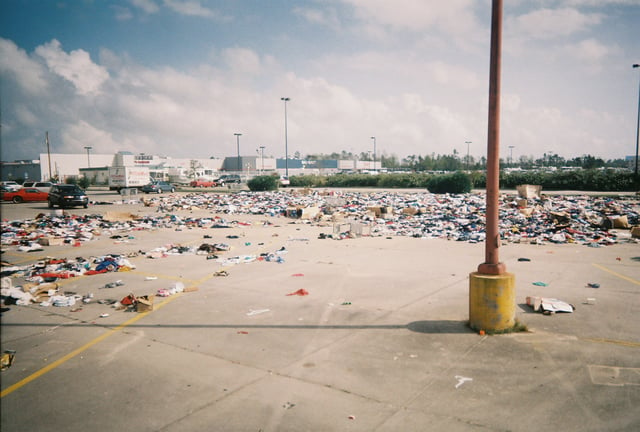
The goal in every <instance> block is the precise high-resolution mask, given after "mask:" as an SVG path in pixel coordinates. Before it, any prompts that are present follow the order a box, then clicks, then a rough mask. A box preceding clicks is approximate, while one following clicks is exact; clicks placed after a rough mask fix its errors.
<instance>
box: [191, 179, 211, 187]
mask: <svg viewBox="0 0 640 432" xmlns="http://www.w3.org/2000/svg"><path fill="white" fill-rule="evenodd" d="M189 186H191V187H213V180H204V179H198V180H193V181H192V182H191V183H189Z"/></svg>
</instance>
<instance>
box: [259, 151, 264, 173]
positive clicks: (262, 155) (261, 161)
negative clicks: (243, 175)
mask: <svg viewBox="0 0 640 432" xmlns="http://www.w3.org/2000/svg"><path fill="white" fill-rule="evenodd" d="M260 163H261V164H262V169H261V170H260V174H264V146H260Z"/></svg>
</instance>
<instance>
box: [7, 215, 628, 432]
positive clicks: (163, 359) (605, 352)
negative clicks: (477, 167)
mask: <svg viewBox="0 0 640 432" xmlns="http://www.w3.org/2000/svg"><path fill="white" fill-rule="evenodd" d="M31 206H33V207H31ZM31 206H30V207H21V208H20V209H17V208H16V207H15V206H14V207H11V206H9V205H5V204H3V208H2V210H3V217H5V215H7V212H5V209H6V207H11V209H10V210H11V211H12V212H31V213H33V212H34V211H47V210H45V209H40V208H38V207H37V206H38V205H37V204H32V205H31ZM105 208H107V207H105ZM124 208H126V209H128V210H131V211H137V212H144V211H149V212H152V211H154V210H153V209H145V208H144V207H143V206H132V207H130V208H129V207H123V208H119V209H120V210H122V209H124ZM109 210H113V209H112V208H110V207H109ZM87 211H88V212H91V211H93V212H96V211H105V210H103V209H101V208H99V207H98V206H95V207H93V208H91V207H90V208H89V209H87V210H84V209H78V210H77V212H78V213H79V214H89V213H83V212H87ZM74 212H76V211H75V210H74ZM31 217H33V216H31ZM10 218H12V219H13V218H18V217H17V216H16V217H14V215H13V214H11V216H10ZM242 220H246V221H247V222H249V224H248V225H242V226H235V227H233V228H225V229H211V228H208V229H204V228H192V229H184V230H180V231H176V229H175V228H174V227H172V228H158V229H154V230H151V231H148V232H146V231H138V232H134V233H132V235H131V237H132V238H128V237H127V238H126V239H124V240H123V239H118V240H114V239H111V238H109V237H102V238H98V239H94V240H92V241H90V242H86V243H83V244H82V245H81V246H80V247H74V246H72V245H62V246H52V247H46V248H45V249H44V250H43V251H35V252H17V251H15V250H6V251H4V253H3V255H2V258H3V260H5V261H9V262H12V263H20V264H28V263H31V262H36V261H38V260H41V259H43V258H44V257H46V256H53V257H76V256H87V257H88V256H99V255H100V254H104V253H132V252H136V251H149V250H152V249H154V248H157V247H158V246H162V245H166V244H167V243H172V244H183V245H198V244H199V243H201V242H216V241H225V242H228V243H229V244H230V246H231V251H229V252H226V253H221V254H220V256H221V257H224V256H226V257H229V256H232V255H238V256H240V255H242V256H245V255H246V256H250V255H254V256H260V254H261V253H265V252H273V251H278V250H281V252H285V253H282V254H281V255H280V256H281V257H282V260H281V261H282V262H280V263H278V262H277V261H266V260H263V261H260V260H255V261H251V262H245V263H242V264H231V263H230V262H228V261H217V260H207V258H206V256H203V255H196V254H176V255H166V256H163V257H159V258H154V259H151V258H147V257H146V256H145V255H144V254H142V255H137V256H132V257H131V258H130V260H131V263H132V264H134V265H135V268H134V269H132V270H131V271H127V272H115V273H106V274H97V275H94V276H81V277H77V278H70V279H66V280H59V281H58V282H59V283H60V284H61V287H60V288H61V290H64V291H70V292H75V293H77V294H78V295H80V296H84V295H87V294H89V293H93V294H94V297H93V299H92V301H91V302H90V303H88V304H83V305H81V310H77V311H75V312H71V310H72V309H73V308H71V307H43V306H39V305H36V304H34V305H30V306H16V305H10V306H5V307H4V308H3V312H2V329H1V330H2V344H1V347H2V351H3V352H4V351H5V350H14V351H15V357H14V361H13V364H12V365H11V367H10V368H8V369H6V370H4V371H2V375H1V378H2V399H1V400H0V403H1V404H2V419H1V420H0V422H1V423H0V425H1V427H2V429H3V430H34V431H36V430H65V431H86V430H97V431H102V430H105V431H106V430H139V431H161V430H162V431H196V430H230V431H259V430H262V431H300V430H312V431H315V430H322V431H349V430H353V431H397V430H447V431H467V430H492V431H506V430H511V431H530V430H562V431H635V430H638V429H639V428H640V412H639V411H638V409H637V406H638V404H639V403H640V360H639V359H640V356H639V351H640V332H639V330H640V328H639V324H638V320H637V317H638V313H639V312H640V297H639V294H640V268H639V265H640V251H639V249H638V245H637V244H631V243H628V244H618V245H614V246H610V247H601V248H587V247H584V246H578V245H572V244H544V245H531V244H507V245H504V246H503V247H502V248H501V252H500V254H501V259H502V260H503V261H504V262H505V264H506V265H507V269H508V271H510V272H512V273H514V274H515V276H516V299H517V305H516V316H517V319H518V320H519V321H521V322H522V323H524V324H526V325H527V327H528V329H529V331H528V332H524V333H513V334H508V335H499V336H498V335H496V336H480V335H478V334H477V333H475V332H472V331H471V330H470V329H469V328H468V327H467V326H466V320H467V319H468V284H469V280H468V274H469V273H470V272H473V271H475V269H476V267H477V265H478V264H479V263H480V262H481V261H482V260H483V251H484V245H483V244H470V243H466V242H455V241H447V240H442V239H432V240H425V239H417V238H410V237H361V238H354V239H345V240H332V239H320V238H319V234H321V233H330V232H331V230H332V227H331V226H325V227H319V226H313V225H309V224H304V223H295V222H296V221H293V220H291V219H288V218H283V217H277V218H270V220H271V222H272V223H271V224H268V225H265V224H263V223H262V221H263V220H264V217H263V216H254V217H250V216H246V217H245V216H243V217H242ZM205 235H208V236H210V237H211V238H207V239H205V237H204V236H205ZM228 236H237V238H228ZM282 248H284V250H282ZM523 257H526V258H528V259H529V260H530V261H519V260H518V259H519V258H523ZM220 270H225V271H226V272H227V273H228V276H226V277H224V276H214V274H215V273H216V272H218V271H220ZM116 280H120V281H122V283H123V284H121V285H118V286H115V287H113V288H104V286H105V285H106V284H108V283H111V282H115V281H116ZM177 282H180V283H182V284H183V285H184V286H185V287H188V288H191V292H182V293H178V294H174V295H172V296H169V297H166V298H163V297H156V298H155V305H154V310H153V311H151V312H146V313H136V312H125V311H121V310H115V309H114V308H111V307H110V306H109V305H105V304H99V303H98V300H105V299H121V298H123V297H124V296H127V295H128V294H129V293H134V294H135V295H136V296H140V295H147V294H154V293H156V292H157V291H158V290H159V289H163V288H169V287H171V286H173V284H176V283H177ZM536 282H542V283H543V284H536V285H534V283H536ZM589 283H591V284H597V285H598V286H599V287H598V288H593V287H589V286H588V284H589ZM196 289H197V290H196ZM301 289H303V290H304V291H305V292H307V293H308V295H302V296H299V295H287V294H292V293H296V292H298V291H299V290H301ZM533 295H537V296H543V297H555V298H558V299H561V300H564V301H566V302H568V303H571V304H573V305H574V306H575V308H576V309H575V311H574V312H573V313H567V314H560V313H558V314H555V315H548V316H547V315H542V314H540V313H535V312H533V310H532V309H531V308H530V307H529V306H527V305H526V304H525V303H526V297H527V296H533ZM587 299H591V300H589V302H587ZM586 303H592V304H586ZM76 309H77V308H76ZM105 314H108V316H103V315H105Z"/></svg>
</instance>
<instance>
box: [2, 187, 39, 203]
mask: <svg viewBox="0 0 640 432" xmlns="http://www.w3.org/2000/svg"><path fill="white" fill-rule="evenodd" d="M47 199H49V192H42V191H41V190H39V189H36V188H34V187H27V188H21V189H18V190H17V191H15V192H5V193H3V194H2V200H3V201H13V202H14V203H16V204H18V203H21V202H27V201H47Z"/></svg>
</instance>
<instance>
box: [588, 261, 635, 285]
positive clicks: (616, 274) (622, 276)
mask: <svg viewBox="0 0 640 432" xmlns="http://www.w3.org/2000/svg"><path fill="white" fill-rule="evenodd" d="M592 265H593V266H594V267H597V268H599V269H600V270H602V271H605V272H607V273H609V274H612V275H614V276H616V277H619V278H620V279H624V280H626V281H627V282H631V283H632V284H636V285H640V281H639V280H636V279H632V278H630V277H627V276H625V275H623V274H620V273H617V272H614V271H613V270H610V269H608V268H606V267H604V266H601V265H600V264H596V263H592Z"/></svg>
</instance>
